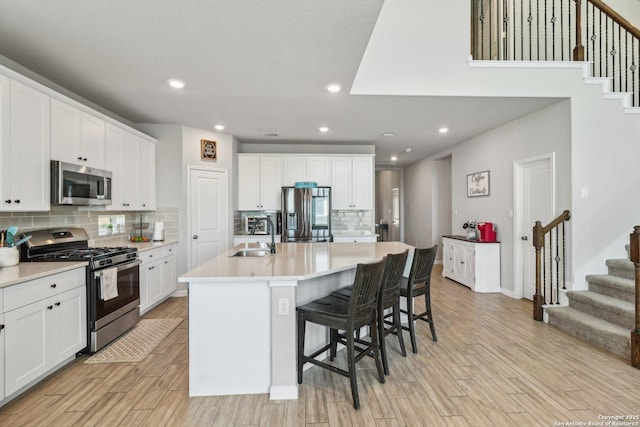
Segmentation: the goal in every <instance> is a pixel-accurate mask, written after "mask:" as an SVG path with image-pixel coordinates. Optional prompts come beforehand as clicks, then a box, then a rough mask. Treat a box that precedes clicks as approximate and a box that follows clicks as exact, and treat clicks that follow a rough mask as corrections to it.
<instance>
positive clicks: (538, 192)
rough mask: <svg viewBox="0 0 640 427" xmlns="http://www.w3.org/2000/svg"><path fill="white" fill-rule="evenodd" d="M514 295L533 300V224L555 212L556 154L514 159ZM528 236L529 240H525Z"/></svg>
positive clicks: (552, 215) (544, 222)
mask: <svg viewBox="0 0 640 427" xmlns="http://www.w3.org/2000/svg"><path fill="white" fill-rule="evenodd" d="M513 167H514V187H513V188H514V202H515V203H514V206H515V212H514V222H513V223H514V243H513V247H514V248H515V257H514V261H515V265H514V276H515V277H514V283H515V286H514V297H515V298H526V299H529V300H531V299H533V295H534V293H535V269H536V265H535V249H534V247H533V226H534V224H535V222H536V221H541V222H542V224H543V225H545V224H548V223H549V222H550V221H551V220H552V219H553V217H554V212H555V188H556V185H555V153H549V154H544V155H541V156H537V157H532V158H529V159H523V160H518V161H515V162H514V166H513ZM525 238H526V239H525Z"/></svg>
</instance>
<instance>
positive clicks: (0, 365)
mask: <svg viewBox="0 0 640 427" xmlns="http://www.w3.org/2000/svg"><path fill="white" fill-rule="evenodd" d="M5 335H6V332H5V324H4V314H0V402H2V400H4V396H5V394H4V369H5V368H4V352H5V345H4V336H5Z"/></svg>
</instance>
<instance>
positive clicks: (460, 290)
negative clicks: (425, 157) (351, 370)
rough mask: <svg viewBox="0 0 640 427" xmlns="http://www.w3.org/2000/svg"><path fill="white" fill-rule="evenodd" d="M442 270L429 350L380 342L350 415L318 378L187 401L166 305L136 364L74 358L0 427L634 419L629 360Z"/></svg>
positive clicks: (638, 385)
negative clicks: (164, 322) (278, 394)
mask: <svg viewBox="0 0 640 427" xmlns="http://www.w3.org/2000/svg"><path fill="white" fill-rule="evenodd" d="M440 271H441V267H440V266H436V267H435V268H434V272H433V277H432V289H433V290H432V293H433V295H432V304H433V307H434V319H435V323H436V331H437V333H438V342H437V343H434V342H433V341H431V336H430V333H429V328H428V325H427V324H426V323H424V322H419V323H418V332H419V337H418V354H413V353H409V354H408V356H407V357H406V358H403V357H402V356H400V354H399V351H398V346H397V340H396V339H395V338H394V337H388V338H387V339H388V343H389V345H388V348H389V355H390V371H391V375H390V376H388V377H387V381H386V383H385V384H380V383H378V382H377V380H376V379H375V378H376V375H375V367H374V365H373V362H372V361H371V360H363V361H362V362H360V363H359V364H358V365H359V368H358V369H359V371H358V381H359V389H360V402H361V406H362V408H361V410H359V411H355V410H354V409H353V406H352V404H351V395H350V390H349V384H348V380H347V379H346V378H343V377H340V376H338V375H335V374H332V373H330V372H328V371H325V370H322V369H320V368H317V367H313V368H312V369H310V370H308V371H305V374H304V384H303V385H302V386H300V398H299V399H298V400H282V401H271V400H269V398H268V395H243V396H224V397H198V398H191V399H190V398H189V397H188V334H187V331H188V329H187V328H188V320H187V299H186V298H172V299H170V300H168V301H167V302H165V303H163V304H162V305H161V306H159V307H158V308H156V309H154V310H153V311H152V312H150V313H149V314H148V315H147V316H145V317H147V318H169V317H183V318H184V319H185V320H184V322H182V323H181V324H180V326H178V328H176V329H175V330H174V331H173V332H172V333H171V334H170V335H169V336H168V337H167V338H165V339H164V341H162V343H161V344H160V345H159V346H158V347H157V348H156V349H155V350H154V351H153V353H152V354H150V355H149V356H148V357H147V358H146V359H145V360H143V361H142V362H139V363H125V364H99V365H85V364H84V360H85V358H84V357H83V358H81V359H78V360H76V361H75V362H74V363H72V364H70V365H69V366H68V367H66V368H65V369H63V370H61V371H60V372H58V373H57V374H55V375H53V376H52V377H50V378H48V379H47V380H45V381H43V382H42V383H41V384H39V385H38V386H36V387H35V388H33V389H32V390H31V391H29V392H28V393H26V394H25V395H23V396H21V397H20V398H18V399H16V400H14V401H13V402H10V403H9V404H7V405H6V406H5V407H3V408H0V426H22V425H25V426H147V425H148V426H225V427H226V426H235V425H244V426H283V427H284V426H313V427H323V426H362V427H365V426H366V427H370V426H380V427H382V426H489V425H491V426H554V425H559V424H554V423H556V422H558V423H561V422H564V423H567V422H574V423H579V422H585V423H587V424H588V422H589V421H591V422H597V421H598V416H600V415H603V416H606V415H630V416H634V415H639V414H640V370H637V369H633V368H632V367H631V366H630V364H629V361H627V360H623V359H620V358H618V357H616V356H613V355H610V354H608V353H606V352H604V351H602V350H599V349H597V348H595V347H592V346H590V345H589V344H587V343H584V342H582V341H579V340H577V339H575V338H573V337H571V336H568V335H566V334H565V333H563V332H562V331H560V330H558V329H555V328H554V327H552V326H549V325H545V324H544V323H541V322H534V321H533V320H532V319H531V303H530V302H527V301H518V300H514V299H511V298H508V297H506V296H503V295H500V294H476V293H473V292H471V291H470V290H469V289H467V288H465V287H463V286H461V285H458V284H456V283H455V282H451V281H449V280H447V279H443V278H442V277H441V275H440ZM421 305H422V304H421V303H418V304H417V306H418V308H421V307H420V306H421ZM408 341H409V339H408V336H407V337H406V339H405V342H407V343H408ZM341 357H343V356H342V355H341ZM339 361H340V362H344V360H342V359H340V358H339ZM638 421H640V420H636V422H638ZM565 425H566V424H565ZM576 425H577V424H576ZM585 425H586V424H585ZM636 425H640V423H638V424H636Z"/></svg>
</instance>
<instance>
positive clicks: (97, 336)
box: [21, 228, 141, 353]
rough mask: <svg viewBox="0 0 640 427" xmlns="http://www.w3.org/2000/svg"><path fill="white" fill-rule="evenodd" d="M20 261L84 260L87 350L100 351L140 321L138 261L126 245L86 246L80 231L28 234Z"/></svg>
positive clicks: (74, 229) (55, 230)
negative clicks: (85, 266)
mask: <svg viewBox="0 0 640 427" xmlns="http://www.w3.org/2000/svg"><path fill="white" fill-rule="evenodd" d="M28 234H30V235H31V236H32V237H31V239H30V240H29V241H28V242H27V243H26V244H24V245H22V250H21V260H22V261H34V262H37V261H87V262H88V263H89V265H88V267H87V317H88V325H87V326H88V327H87V334H88V335H87V343H88V348H87V350H88V351H89V352H91V353H93V352H96V351H98V350H100V349H101V348H102V347H104V346H105V345H107V344H109V343H110V342H111V341H113V340H114V339H115V338H117V337H119V336H120V335H122V334H123V333H124V332H126V331H128V330H129V329H130V328H131V327H133V326H134V325H135V324H136V323H137V322H138V320H139V318H140V307H139V306H140V267H139V265H140V263H141V261H140V259H139V258H138V250H137V249H136V248H130V247H127V246H120V247H101V248H94V247H91V248H90V247H89V236H88V235H87V233H86V231H85V230H84V229H82V228H48V229H44V230H34V231H30V232H28Z"/></svg>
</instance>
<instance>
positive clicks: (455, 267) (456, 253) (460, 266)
mask: <svg viewBox="0 0 640 427" xmlns="http://www.w3.org/2000/svg"><path fill="white" fill-rule="evenodd" d="M451 254H452V259H453V263H452V265H451V278H452V279H454V280H456V281H457V282H460V283H463V284H466V283H464V279H463V278H464V247H463V246H461V245H458V244H455V243H454V244H453V245H452V246H451Z"/></svg>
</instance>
